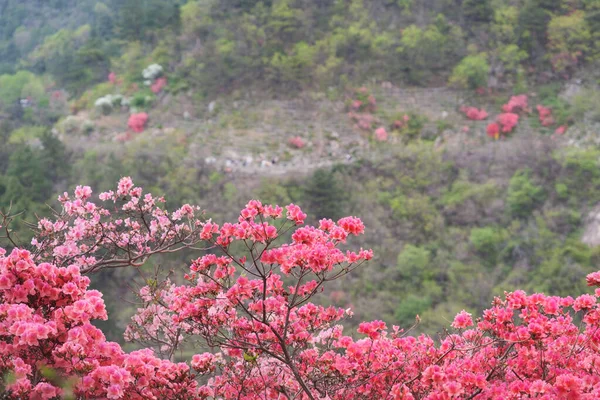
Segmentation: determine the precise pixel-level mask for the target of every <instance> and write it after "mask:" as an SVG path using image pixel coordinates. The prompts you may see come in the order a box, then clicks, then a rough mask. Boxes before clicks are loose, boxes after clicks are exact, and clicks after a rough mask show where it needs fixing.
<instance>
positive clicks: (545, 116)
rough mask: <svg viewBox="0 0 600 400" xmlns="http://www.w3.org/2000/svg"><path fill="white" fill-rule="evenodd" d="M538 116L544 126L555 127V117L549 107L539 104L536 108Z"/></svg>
mask: <svg viewBox="0 0 600 400" xmlns="http://www.w3.org/2000/svg"><path fill="white" fill-rule="evenodd" d="M536 108H537V111H538V114H539V118H540V123H541V124H542V126H551V125H554V117H553V116H552V110H551V109H550V108H548V107H544V106H543V105H541V104H538V105H537V106H536Z"/></svg>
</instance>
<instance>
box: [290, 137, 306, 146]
mask: <svg viewBox="0 0 600 400" xmlns="http://www.w3.org/2000/svg"><path fill="white" fill-rule="evenodd" d="M288 144H289V145H290V146H291V147H293V148H295V149H301V148H303V147H304V146H306V143H305V142H304V139H302V138H301V137H300V136H294V137H291V138H289V140H288Z"/></svg>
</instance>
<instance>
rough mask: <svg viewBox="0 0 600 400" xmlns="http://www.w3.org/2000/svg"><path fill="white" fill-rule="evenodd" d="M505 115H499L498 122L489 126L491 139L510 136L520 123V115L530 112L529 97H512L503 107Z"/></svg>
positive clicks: (487, 129) (487, 130)
mask: <svg viewBox="0 0 600 400" xmlns="http://www.w3.org/2000/svg"><path fill="white" fill-rule="evenodd" d="M502 111H503V113H501V114H498V116H497V117H496V122H492V123H490V124H488V126H487V128H486V133H487V135H488V136H489V137H491V138H494V139H499V138H500V137H501V136H502V137H504V136H507V135H508V134H510V133H511V132H512V131H513V130H514V129H515V127H516V126H517V124H518V123H519V113H524V112H529V108H528V99H527V95H524V94H522V95H518V96H512V97H511V98H510V100H509V101H508V103H506V104H504V105H503V106H502Z"/></svg>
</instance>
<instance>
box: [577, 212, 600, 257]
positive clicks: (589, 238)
mask: <svg viewBox="0 0 600 400" xmlns="http://www.w3.org/2000/svg"><path fill="white" fill-rule="evenodd" d="M581 241H582V242H583V243H585V244H587V245H588V246H592V247H595V246H598V245H600V205H597V206H596V207H595V208H594V209H593V210H592V211H591V212H590V213H589V214H588V215H587V218H586V220H585V229H584V231H583V236H582V237H581Z"/></svg>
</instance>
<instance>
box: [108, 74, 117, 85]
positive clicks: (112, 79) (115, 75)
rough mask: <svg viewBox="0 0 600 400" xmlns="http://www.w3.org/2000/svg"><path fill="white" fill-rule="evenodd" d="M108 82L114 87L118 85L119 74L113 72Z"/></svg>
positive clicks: (109, 75)
mask: <svg viewBox="0 0 600 400" xmlns="http://www.w3.org/2000/svg"><path fill="white" fill-rule="evenodd" d="M108 81H109V82H110V83H112V84H113V85H114V84H116V83H117V74H115V73H114V72H111V73H110V74H108Z"/></svg>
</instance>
